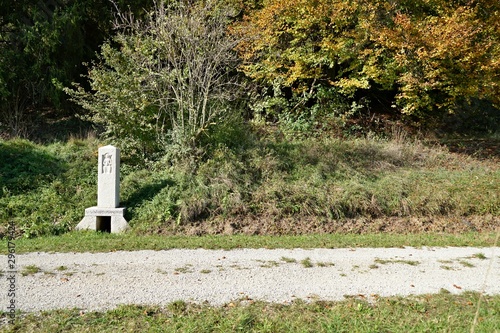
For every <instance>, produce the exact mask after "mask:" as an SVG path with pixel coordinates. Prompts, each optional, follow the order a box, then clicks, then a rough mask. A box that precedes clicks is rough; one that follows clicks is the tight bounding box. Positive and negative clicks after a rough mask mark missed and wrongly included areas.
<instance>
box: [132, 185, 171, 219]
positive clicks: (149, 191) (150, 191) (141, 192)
mask: <svg viewBox="0 0 500 333" xmlns="http://www.w3.org/2000/svg"><path fill="white" fill-rule="evenodd" d="M168 186H175V182H174V181H173V180H171V179H158V180H157V181H154V182H152V183H148V184H145V185H143V186H141V187H140V188H138V189H137V190H135V191H134V192H133V193H132V194H131V195H129V196H128V197H127V198H126V199H125V200H124V201H123V202H122V205H123V206H125V207H127V208H128V209H127V213H126V218H127V219H128V220H130V219H131V218H132V213H131V211H132V210H133V209H134V208H137V207H139V206H141V205H142V204H143V203H144V202H147V201H149V200H151V199H153V198H154V197H155V196H156V195H157V194H158V193H159V192H160V191H161V190H162V189H163V188H165V187H168Z"/></svg>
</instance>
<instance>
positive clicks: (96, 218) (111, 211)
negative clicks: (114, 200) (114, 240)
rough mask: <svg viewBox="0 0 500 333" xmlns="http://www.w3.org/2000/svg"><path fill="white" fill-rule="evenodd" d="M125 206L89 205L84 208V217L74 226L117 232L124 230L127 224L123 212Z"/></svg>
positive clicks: (78, 228) (80, 228) (81, 228)
mask: <svg viewBox="0 0 500 333" xmlns="http://www.w3.org/2000/svg"><path fill="white" fill-rule="evenodd" d="M124 213H125V207H121V208H101V207H90V208H87V209H85V217H84V218H83V219H82V221H81V222H80V223H78V225H77V226H76V228H75V229H76V230H83V229H90V230H96V231H105V232H111V233H119V232H123V231H125V230H126V229H127V228H128V227H129V226H128V223H127V220H125V217H123V214H124Z"/></svg>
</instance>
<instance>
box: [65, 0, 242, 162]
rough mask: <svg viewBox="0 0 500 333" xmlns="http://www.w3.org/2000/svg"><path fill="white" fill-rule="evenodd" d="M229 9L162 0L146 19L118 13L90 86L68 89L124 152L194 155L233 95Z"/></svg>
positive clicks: (227, 110) (221, 118)
mask: <svg viewBox="0 0 500 333" xmlns="http://www.w3.org/2000/svg"><path fill="white" fill-rule="evenodd" d="M232 15H234V12H233V11H232V9H231V8H230V7H228V6H226V5H223V4H222V3H219V2H216V1H215V2H213V1H207V2H195V3H192V4H191V3H190V2H188V1H179V2H172V3H169V4H165V3H163V2H162V3H160V4H158V5H157V6H156V7H155V8H154V10H153V11H151V12H149V13H148V15H146V19H144V20H136V19H134V17H133V16H132V15H131V14H125V13H121V14H120V15H119V19H118V20H117V22H116V24H115V27H116V28H117V29H118V33H117V34H116V36H115V37H114V38H113V40H112V41H110V42H108V43H106V44H105V45H103V47H102V49H101V56H100V62H99V63H97V64H94V66H93V67H92V68H91V69H90V71H89V75H88V79H89V81H90V84H91V89H92V90H91V91H85V90H84V89H83V88H82V87H80V86H77V89H76V90H71V89H66V92H67V93H68V94H70V95H71V96H72V98H73V100H74V101H76V102H77V103H78V104H80V105H81V106H83V107H84V108H85V109H87V110H89V111H90V112H91V120H92V121H94V122H95V123H98V124H101V125H103V126H104V128H105V134H106V136H107V137H111V138H114V139H117V140H118V141H119V142H120V143H121V145H122V147H123V148H126V149H127V150H128V151H129V153H130V152H131V151H135V154H136V155H140V156H146V157H151V156H154V154H157V153H159V154H165V153H166V154H167V155H168V156H169V157H170V158H171V159H176V158H184V157H186V156H196V155H198V154H199V153H200V151H201V148H202V147H200V139H201V137H202V136H203V135H205V134H206V133H208V132H209V131H210V129H211V127H212V126H213V125H214V124H217V123H220V122H224V119H225V118H226V117H227V116H228V115H230V114H231V113H232V112H233V110H234V106H233V105H232V102H233V101H235V100H236V99H237V96H238V92H239V88H238V86H237V85H236V76H235V75H234V69H235V68H236V66H237V63H238V60H237V57H236V54H235V53H234V52H233V49H234V47H235V45H236V40H235V39H234V38H233V37H231V36H228V35H227V34H226V27H227V24H228V23H229V19H230V17H231V16H232Z"/></svg>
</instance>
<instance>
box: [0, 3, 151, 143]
mask: <svg viewBox="0 0 500 333" xmlns="http://www.w3.org/2000/svg"><path fill="white" fill-rule="evenodd" d="M123 2H125V1H124V0H121V1H119V3H118V5H123V4H121V3H123ZM148 2H151V1H149V0H134V1H127V5H128V6H130V7H129V8H131V9H132V10H134V11H136V12H140V8H142V7H143V6H146V5H147V3H148ZM0 8H2V11H1V13H0V134H2V135H7V136H24V137H26V136H29V134H30V131H31V130H32V127H33V125H34V124H35V123H36V122H35V120H36V118H40V116H41V115H42V113H46V112H47V110H50V111H51V112H52V113H53V114H55V116H56V117H60V118H62V117H67V116H68V115H71V114H70V112H68V110H71V109H72V108H71V105H68V104H69V103H67V100H66V97H67V96H66V94H64V93H63V92H62V90H61V87H62V86H64V85H69V84H70V83H71V82H72V81H75V80H79V77H80V74H81V73H83V71H84V69H85V67H84V66H82V62H88V61H90V60H91V59H93V58H95V52H96V51H97V50H98V48H99V46H100V44H101V43H102V42H103V41H104V40H105V39H106V38H107V37H108V35H109V33H110V30H111V23H110V22H111V20H112V18H113V15H112V12H113V9H114V8H115V7H114V6H113V4H112V3H111V2H108V1H100V0H81V1H73V0H41V1H19V0H0ZM54 111H55V112H54Z"/></svg>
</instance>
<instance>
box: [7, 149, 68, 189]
mask: <svg viewBox="0 0 500 333" xmlns="http://www.w3.org/2000/svg"><path fill="white" fill-rule="evenodd" d="M0 161H2V162H1V164H0V188H6V189H7V190H8V191H9V192H10V193H11V194H20V193H23V192H26V191H31V190H34V189H36V188H38V187H40V186H42V185H44V184H48V183H50V182H51V181H53V180H54V179H55V178H57V177H59V176H60V175H61V174H62V173H63V172H65V171H66V170H67V167H68V166H67V165H66V163H65V162H63V161H62V160H61V159H59V158H57V157H55V156H53V155H52V154H50V153H47V152H45V151H43V150H41V149H38V148H37V147H36V146H35V145H33V144H31V143H30V142H28V141H26V140H10V141H4V142H0Z"/></svg>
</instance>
